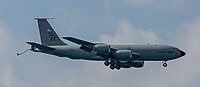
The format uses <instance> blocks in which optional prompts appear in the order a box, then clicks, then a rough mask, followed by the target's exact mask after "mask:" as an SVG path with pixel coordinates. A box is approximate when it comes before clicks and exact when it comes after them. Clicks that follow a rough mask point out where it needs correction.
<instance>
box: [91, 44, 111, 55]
mask: <svg viewBox="0 0 200 87" xmlns="http://www.w3.org/2000/svg"><path fill="white" fill-rule="evenodd" d="M93 49H94V51H96V52H98V53H109V52H110V45H107V44H98V45H95V46H94V48H93Z"/></svg>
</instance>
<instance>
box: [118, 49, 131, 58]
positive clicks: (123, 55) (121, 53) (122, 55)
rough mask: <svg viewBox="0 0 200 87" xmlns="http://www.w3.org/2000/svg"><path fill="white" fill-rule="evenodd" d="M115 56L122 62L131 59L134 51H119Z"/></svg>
mask: <svg viewBox="0 0 200 87" xmlns="http://www.w3.org/2000/svg"><path fill="white" fill-rule="evenodd" d="M115 56H116V57H117V58H118V59H121V60H123V59H124V60H127V59H131V58H132V51H131V50H118V51H116V53H115Z"/></svg>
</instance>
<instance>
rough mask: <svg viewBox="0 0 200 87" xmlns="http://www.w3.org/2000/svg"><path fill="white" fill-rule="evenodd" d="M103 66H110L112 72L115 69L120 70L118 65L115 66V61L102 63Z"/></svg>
mask: <svg viewBox="0 0 200 87" xmlns="http://www.w3.org/2000/svg"><path fill="white" fill-rule="evenodd" d="M104 65H105V66H110V69H112V70H114V69H115V68H116V69H117V70H120V69H121V66H120V65H118V64H116V61H110V62H109V61H105V62H104Z"/></svg>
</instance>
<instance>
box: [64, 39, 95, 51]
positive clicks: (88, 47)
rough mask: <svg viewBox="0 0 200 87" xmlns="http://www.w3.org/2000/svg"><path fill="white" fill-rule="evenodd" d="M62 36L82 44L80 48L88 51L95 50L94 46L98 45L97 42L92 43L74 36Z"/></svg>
mask: <svg viewBox="0 0 200 87" xmlns="http://www.w3.org/2000/svg"><path fill="white" fill-rule="evenodd" d="M62 38H64V39H66V40H68V41H71V42H73V43H76V44H78V45H81V47H80V49H82V50H85V51H87V52H91V51H92V50H93V47H94V46H95V45H96V44H95V43H91V42H88V41H84V40H81V39H77V38H74V37H62Z"/></svg>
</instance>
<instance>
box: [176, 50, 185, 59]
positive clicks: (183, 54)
mask: <svg viewBox="0 0 200 87" xmlns="http://www.w3.org/2000/svg"><path fill="white" fill-rule="evenodd" d="M178 51H179V52H180V57H182V56H185V54H186V53H185V52H184V51H182V50H178Z"/></svg>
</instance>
